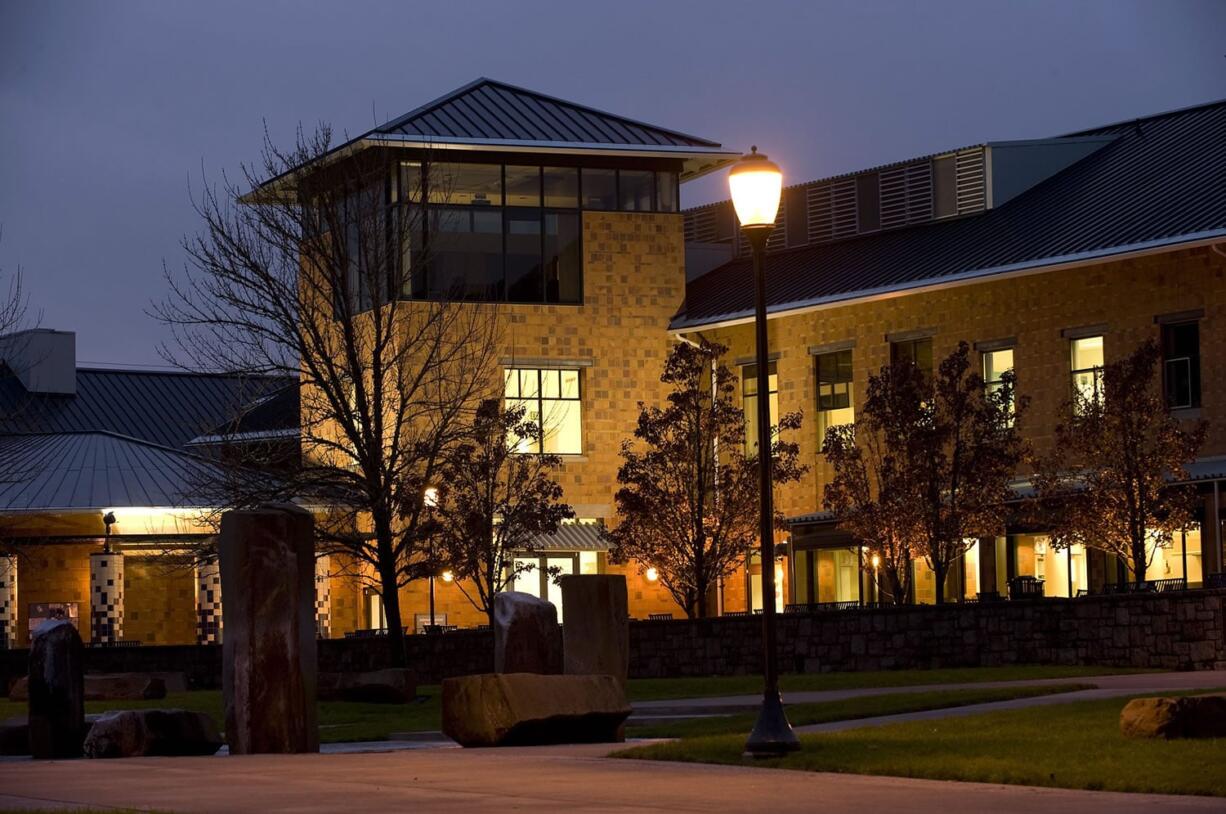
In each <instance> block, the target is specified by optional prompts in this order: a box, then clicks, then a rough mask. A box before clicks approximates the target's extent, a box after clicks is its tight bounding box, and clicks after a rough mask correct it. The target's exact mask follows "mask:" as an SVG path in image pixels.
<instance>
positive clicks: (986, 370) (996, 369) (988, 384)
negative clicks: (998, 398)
mask: <svg viewBox="0 0 1226 814" xmlns="http://www.w3.org/2000/svg"><path fill="white" fill-rule="evenodd" d="M1011 370H1013V348H1001V349H1000V350H989V351H984V353H983V383H984V386H985V389H986V390H987V392H989V393H995V392H996V391H998V390H1000V388H1001V387H1002V386H1004V375H1005V373H1006V372H1008V371H1011ZM1009 411H1010V412H1013V399H1012V398H1010V399H1009Z"/></svg>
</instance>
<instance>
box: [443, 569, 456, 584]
mask: <svg viewBox="0 0 1226 814" xmlns="http://www.w3.org/2000/svg"><path fill="white" fill-rule="evenodd" d="M453 581H455V573H454V572H452V571H444V572H443V582H453Z"/></svg>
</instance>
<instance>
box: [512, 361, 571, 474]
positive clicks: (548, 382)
mask: <svg viewBox="0 0 1226 814" xmlns="http://www.w3.org/2000/svg"><path fill="white" fill-rule="evenodd" d="M504 381H505V391H504V393H505V397H506V403H507V406H508V407H511V406H522V407H523V408H524V418H525V419H526V420H528V421H531V422H533V423H534V424H536V425H537V432H538V434H537V437H535V438H517V439H514V442H515V451H516V452H546V453H552V454H558V455H579V454H582V452H583V405H582V400H581V394H580V387H579V371H578V370H534V369H526V368H513V369H508V370H507V371H506V374H505V377H504Z"/></svg>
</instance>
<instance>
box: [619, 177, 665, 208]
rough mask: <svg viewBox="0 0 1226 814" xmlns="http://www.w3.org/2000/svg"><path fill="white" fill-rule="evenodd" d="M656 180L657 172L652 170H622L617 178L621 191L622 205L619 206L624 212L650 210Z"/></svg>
mask: <svg viewBox="0 0 1226 814" xmlns="http://www.w3.org/2000/svg"><path fill="white" fill-rule="evenodd" d="M655 181H656V176H655V173H653V172H652V171H651V170H622V171H621V172H620V173H618V179H617V187H618V190H619V191H620V193H621V206H619V207H618V208H619V209H621V210H622V211H623V212H650V211H651V210H652V206H651V194H652V190H653V187H654V186H655Z"/></svg>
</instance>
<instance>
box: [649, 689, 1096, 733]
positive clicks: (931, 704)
mask: <svg viewBox="0 0 1226 814" xmlns="http://www.w3.org/2000/svg"><path fill="white" fill-rule="evenodd" d="M1087 689H1092V685H1089V684H1050V685H1047V686H1043V687H1007V688H1006V687H997V688H991V687H984V688H982V689H973V690H940V691H937V692H900V693H891V694H889V695H872V696H868V697H865V698H849V699H847V700H844V701H827V702H824V703H821V704H789V705H788V720H789V721H791V722H792V725H793V726H805V725H807V724H820V723H825V722H827V721H846V720H850V719H852V718H872V717H875V716H877V715H897V714H898V713H901V712H917V711H919V710H924V709H944V708H946V707H963V706H967V705H968V704H987V703H990V702H992V701H1008V700H1010V699H1012V698H1032V697H1034V696H1036V695H1055V694H1057V693H1064V692H1074V691H1076V690H1087ZM756 719H757V713H748V712H747V713H743V714H737V715H720V716H718V717H712V718H695V719H692V720H688V721H684V720H678V721H675V722H672V721H670V722H669V723H661V724H651V725H649V726H633V725H631V726H629V727H627V729H626V734H627V735H628V736H629V737H632V738H695V737H702V736H707V735H731V734H736V735H739V736H741V738H742V739H743V738H744V737H745V736H747V735H748V734H749V730H751V729H753V724H754V721H755V720H756Z"/></svg>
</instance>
